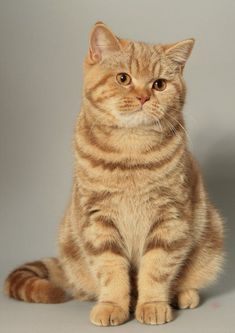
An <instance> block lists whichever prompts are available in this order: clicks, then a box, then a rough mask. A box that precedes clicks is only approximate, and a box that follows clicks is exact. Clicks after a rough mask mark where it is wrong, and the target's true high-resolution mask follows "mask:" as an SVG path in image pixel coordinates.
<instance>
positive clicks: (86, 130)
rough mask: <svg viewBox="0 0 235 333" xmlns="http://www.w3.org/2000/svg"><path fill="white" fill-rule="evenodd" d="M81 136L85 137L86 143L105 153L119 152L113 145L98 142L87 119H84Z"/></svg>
mask: <svg viewBox="0 0 235 333" xmlns="http://www.w3.org/2000/svg"><path fill="white" fill-rule="evenodd" d="M80 134H82V137H83V138H84V139H85V141H86V143H89V144H90V145H92V146H95V147H96V148H98V149H99V150H101V151H103V152H107V153H119V152H120V151H119V150H117V149H115V148H114V147H112V146H110V145H108V144H107V143H104V142H99V140H98V138H97V137H96V136H95V134H94V132H93V131H92V126H91V125H89V123H88V121H87V120H85V124H84V127H83V130H82V131H81V132H80Z"/></svg>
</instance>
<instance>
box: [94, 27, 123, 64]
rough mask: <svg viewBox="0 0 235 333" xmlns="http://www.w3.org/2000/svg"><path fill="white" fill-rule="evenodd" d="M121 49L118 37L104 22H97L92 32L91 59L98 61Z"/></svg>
mask: <svg viewBox="0 0 235 333" xmlns="http://www.w3.org/2000/svg"><path fill="white" fill-rule="evenodd" d="M120 49H121V44H120V41H119V40H118V38H117V37H116V36H115V35H114V34H113V33H112V31H111V30H110V29H109V28H108V27H107V26H106V25H105V24H104V23H103V22H97V23H96V24H95V26H94V28H93V29H92V31H91V34H90V45H89V55H88V56H89V60H90V62H91V63H97V62H100V61H101V60H103V59H104V58H105V57H107V56H108V55H110V54H111V53H113V52H115V51H119V50H120Z"/></svg>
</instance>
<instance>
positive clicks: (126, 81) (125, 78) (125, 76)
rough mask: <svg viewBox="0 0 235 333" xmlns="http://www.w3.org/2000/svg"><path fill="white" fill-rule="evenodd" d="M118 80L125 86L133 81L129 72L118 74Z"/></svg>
mask: <svg viewBox="0 0 235 333" xmlns="http://www.w3.org/2000/svg"><path fill="white" fill-rule="evenodd" d="M117 82H118V83H119V84H121V85H123V86H128V84H130V83H131V77H130V75H128V74H127V73H119V74H118V75H117Z"/></svg>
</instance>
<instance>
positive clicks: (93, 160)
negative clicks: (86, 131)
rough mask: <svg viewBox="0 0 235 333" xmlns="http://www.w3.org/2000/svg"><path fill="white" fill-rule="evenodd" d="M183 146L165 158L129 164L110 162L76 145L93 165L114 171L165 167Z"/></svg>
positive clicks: (80, 152)
mask: <svg viewBox="0 0 235 333" xmlns="http://www.w3.org/2000/svg"><path fill="white" fill-rule="evenodd" d="M182 148H183V145H179V146H178V147H177V148H176V150H175V151H174V153H173V154H172V155H171V156H169V157H168V158H165V159H163V160H162V161H157V162H149V163H137V164H128V162H126V163H125V162H108V161H105V160H104V159H101V158H99V159H97V158H95V157H94V156H91V155H90V154H87V153H85V152H84V151H83V150H82V149H81V148H80V147H79V146H78V143H77V145H76V150H77V152H78V154H79V155H80V157H81V158H84V159H86V160H88V161H89V162H90V163H91V165H92V166H93V167H99V166H101V167H102V168H103V169H104V170H110V171H113V170H115V169H119V170H122V171H126V170H139V169H148V170H152V169H156V168H160V167H163V166H165V165H167V164H169V163H170V162H171V161H173V160H174V158H175V157H176V155H178V153H179V152H180V151H181V150H182Z"/></svg>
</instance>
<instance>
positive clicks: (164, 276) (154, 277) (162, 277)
mask: <svg viewBox="0 0 235 333" xmlns="http://www.w3.org/2000/svg"><path fill="white" fill-rule="evenodd" d="M169 276H170V273H164V274H158V275H156V274H150V278H151V279H152V280H153V281H154V282H157V283H163V282H166V280H167V279H168V278H169Z"/></svg>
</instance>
